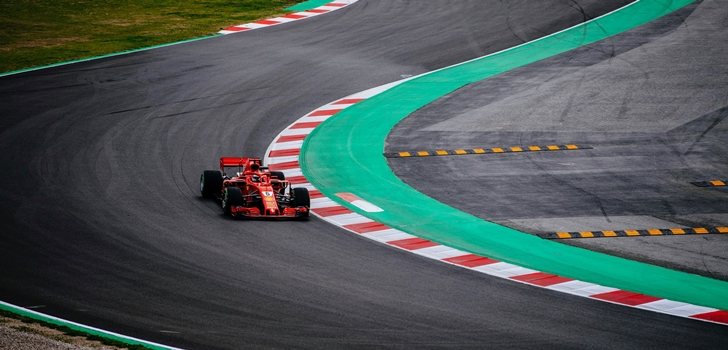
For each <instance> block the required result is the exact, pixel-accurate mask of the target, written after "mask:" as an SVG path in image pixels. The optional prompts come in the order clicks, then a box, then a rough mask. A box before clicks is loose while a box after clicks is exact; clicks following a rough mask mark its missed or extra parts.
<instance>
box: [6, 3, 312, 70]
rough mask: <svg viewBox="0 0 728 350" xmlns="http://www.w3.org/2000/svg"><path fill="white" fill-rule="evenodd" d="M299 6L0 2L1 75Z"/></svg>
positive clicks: (182, 36)
mask: <svg viewBox="0 0 728 350" xmlns="http://www.w3.org/2000/svg"><path fill="white" fill-rule="evenodd" d="M299 2H300V0H228V1H225V0H201V1H189V0H188V1H184V0H183V1H170V0H137V1H123V0H75V1H73V0H56V1H54V0H39V1H32V0H14V1H0V28H2V30H0V72H4V71H11V70H17V69H23V68H28V67H34V66H39V65H46V64H52V63H57V62H62V61H68V60H73V59H79V58H85V57H91V56H98V55H103V54H108V53H113V52H119V51H125V50H132V49H137V48H142V47H147V46H153V45H158V44H163V43H168V42H174V41H179V40H184V39H189V38H194V37H199V36H203V35H209V34H213V33H215V32H217V31H218V30H219V29H221V28H224V27H227V26H229V25H235V24H241V23H245V22H250V21H252V20H256V19H260V18H265V17H269V16H273V15H276V14H280V13H283V12H285V10H284V9H285V8H287V7H289V6H291V5H294V4H296V3H299Z"/></svg>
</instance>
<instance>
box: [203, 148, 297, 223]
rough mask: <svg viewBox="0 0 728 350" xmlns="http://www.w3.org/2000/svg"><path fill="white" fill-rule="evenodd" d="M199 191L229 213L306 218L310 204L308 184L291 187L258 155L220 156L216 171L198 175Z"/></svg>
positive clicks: (231, 214)
mask: <svg viewBox="0 0 728 350" xmlns="http://www.w3.org/2000/svg"><path fill="white" fill-rule="evenodd" d="M200 192H202V196H203V197H207V198H215V199H217V200H219V201H220V203H221V204H222V210H223V212H224V213H225V214H226V215H230V216H232V217H246V218H271V219H283V218H291V219H294V218H299V219H305V218H308V214H309V207H310V206H311V204H310V203H311V200H310V198H309V195H308V189H307V188H291V184H290V182H288V181H286V178H285V176H284V175H283V172H280V171H270V170H268V168H267V167H263V165H262V162H261V160H260V158H246V157H242V158H240V157H222V158H220V170H219V171H218V170H205V171H204V172H203V173H202V175H201V176H200Z"/></svg>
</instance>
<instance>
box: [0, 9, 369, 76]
mask: <svg viewBox="0 0 728 350" xmlns="http://www.w3.org/2000/svg"><path fill="white" fill-rule="evenodd" d="M357 1H359V0H339V1H334V2H331V3H326V4H323V5H321V4H320V2H321V1H319V0H308V1H305V2H302V3H300V4H298V5H295V6H292V7H289V8H287V9H286V10H289V11H299V12H296V13H291V14H288V15H284V16H281V17H276V18H268V19H262V20H258V21H255V22H251V23H244V24H239V25H234V26H230V27H228V28H225V29H223V30H221V31H219V32H217V33H215V34H210V35H204V36H201V37H197V38H190V39H185V40H180V41H173V42H170V43H164V44H159V45H153V46H147V47H140V48H138V49H131V50H124V51H119V52H112V53H108V54H104V55H98V56H91V57H85V58H79V59H75V60H69V61H63V62H57V63H51V64H47V65H42V66H36V67H28V68H22V69H17V70H12V71H7V72H0V78H2V77H6V76H11V75H16V74H21V73H27V72H34V71H38V70H43V69H48V68H54V67H61V66H67V65H70V64H75V63H81V62H88V61H95V60H100V59H104V58H111V57H116V56H122V55H128V54H132V53H136V52H144V51H149V50H154V49H159V48H163V47H168V46H175V45H181V44H186V43H191V42H195V41H200V40H205V39H211V38H217V37H219V36H221V35H225V34H233V33H239V32H242V31H248V30H253V29H261V28H266V27H270V26H272V25H278V24H283V23H288V22H294V21H298V20H303V19H307V18H311V17H315V16H318V15H322V14H325V13H329V12H333V11H336V10H339V9H342V8H344V7H346V6H349V5H351V4H353V3H355V2H357Z"/></svg>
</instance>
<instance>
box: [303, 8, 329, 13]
mask: <svg viewBox="0 0 728 350" xmlns="http://www.w3.org/2000/svg"><path fill="white" fill-rule="evenodd" d="M305 12H312V13H324V12H329V10H324V9H313V10H307V11H305Z"/></svg>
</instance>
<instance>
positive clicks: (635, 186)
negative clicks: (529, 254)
mask: <svg viewBox="0 0 728 350" xmlns="http://www.w3.org/2000/svg"><path fill="white" fill-rule="evenodd" d="M727 19H728V1H723V0H706V1H703V2H701V3H699V4H696V5H691V6H689V7H687V8H685V9H683V10H680V11H678V12H676V13H674V14H672V15H669V16H667V17H664V18H662V19H659V20H657V21H655V22H653V23H651V24H648V25H646V26H643V27H640V28H638V29H636V30H633V31H630V32H627V33H624V34H622V35H618V36H616V37H612V38H610V39H607V40H605V41H602V42H598V43H595V44H593V45H590V46H588V47H585V48H582V49H578V50H575V51H572V52H568V53H565V54H562V55H559V56H557V57H554V58H551V59H547V60H544V61H540V62H538V63H536V64H532V65H530V66H526V67H523V68H521V69H517V70H514V71H511V72H509V73H506V74H503V75H500V76H498V77H495V78H492V79H489V80H486V81H482V82H479V83H476V84H472V85H470V86H467V87H465V88H463V89H461V90H459V91H457V92H455V93H453V94H451V95H449V96H446V97H444V98H442V99H441V100H439V101H437V102H435V103H433V104H431V105H428V106H426V107H425V108H423V109H421V110H420V111H418V112H417V113H415V114H413V115H412V116H410V117H408V118H407V119H405V120H404V121H403V122H402V123H400V124H399V125H398V126H397V127H396V128H395V130H394V132H393V133H392V134H391V135H390V137H389V138H388V145H387V148H388V150H387V151H388V152H396V151H398V150H403V149H407V150H410V149H411V150H417V149H422V148H423V147H424V148H426V149H437V148H445V149H455V148H475V147H485V148H490V147H508V146H518V145H522V146H528V145H549V144H558V145H565V144H577V145H587V146H591V147H593V149H585V150H574V151H556V152H541V153H521V154H514V153H511V154H496V155H482V156H480V155H470V156H452V157H428V158H422V159H409V158H406V159H392V160H391V161H390V165H391V166H392V168H393V169H394V171H395V173H396V174H397V175H398V176H400V177H401V178H403V179H404V180H405V181H406V182H408V183H409V184H410V185H412V186H414V187H415V188H417V189H419V190H420V191H422V192H424V193H426V194H428V195H430V196H432V197H434V198H437V199H438V200H440V201H442V202H445V203H448V204H450V205H453V206H455V207H457V208H460V209H462V210H464V211H467V212H469V213H472V214H474V215H477V216H479V217H481V218H483V219H486V220H489V221H493V222H497V223H500V224H503V225H506V226H510V227H513V228H517V229H520V230H523V231H525V232H530V233H534V234H546V233H551V232H561V231H566V232H580V231H601V230H647V229H669V228H680V227H687V228H691V227H726V226H728V190H727V189H726V187H712V188H706V187H697V186H695V185H693V184H691V182H696V181H706V180H713V179H722V178H725V177H727V176H728V118H726V117H728V60H726V58H727V57H728V41H727V40H726V39H728V22H727V21H726V20H727ZM443 183H447V184H448V186H442V185H441V184H443ZM561 242H563V243H566V244H573V245H577V246H581V247H585V248H588V249H592V250H597V251H603V252H606V253H609V254H613V255H619V256H623V257H627V258H631V259H635V260H641V261H645V262H649V263H654V264H658V265H663V266H666V267H670V268H675V269H680V270H684V271H688V272H691V273H696V274H701V275H705V276H708V277H713V278H718V279H723V280H728V235H725V234H723V235H721V234H713V235H685V236H662V237H616V238H582V239H571V240H562V241H561ZM726 297H728V295H727V296H726Z"/></svg>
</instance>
